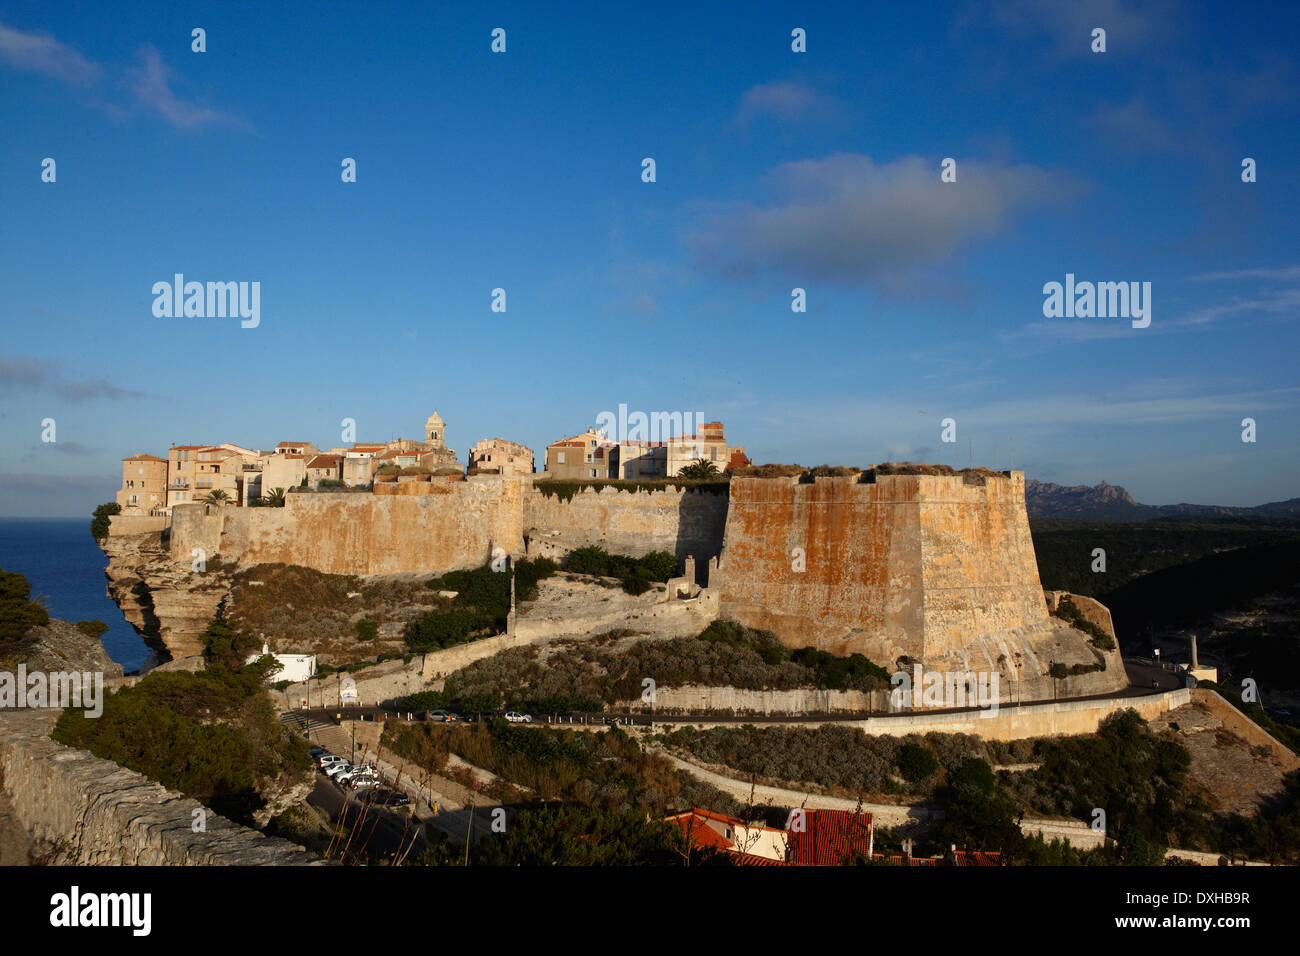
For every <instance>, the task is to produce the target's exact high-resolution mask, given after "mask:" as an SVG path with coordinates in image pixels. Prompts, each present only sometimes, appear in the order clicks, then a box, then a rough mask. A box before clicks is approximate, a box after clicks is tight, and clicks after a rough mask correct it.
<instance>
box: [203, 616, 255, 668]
mask: <svg viewBox="0 0 1300 956" xmlns="http://www.w3.org/2000/svg"><path fill="white" fill-rule="evenodd" d="M200 639H201V640H202V641H203V658H204V660H206V661H207V662H208V663H209V664H221V665H224V666H225V667H227V668H229V669H230V670H238V669H239V668H241V667H243V666H244V661H246V660H247V659H248V658H249V656H250V655H252V654H256V653H257V652H258V651H259V650H261V644H260V643H259V642H258V640H257V638H256V637H254V636H253V635H252V634H251V633H249V632H248V631H237V630H235V626H234V624H233V623H231V622H230V621H227V620H225V619H224V618H219V617H214V618H213V619H212V620H211V621H209V622H208V626H207V628H206V629H205V630H204V631H203V633H202V634H201V635H200Z"/></svg>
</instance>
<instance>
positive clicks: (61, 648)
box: [25, 618, 122, 680]
mask: <svg viewBox="0 0 1300 956" xmlns="http://www.w3.org/2000/svg"><path fill="white" fill-rule="evenodd" d="M28 636H29V637H32V638H35V643H33V644H32V645H31V647H29V648H28V649H27V651H26V655H25V656H26V660H25V664H26V665H27V672H28V673H32V672H34V671H45V672H47V673H57V672H73V671H76V672H78V673H86V672H89V673H92V674H93V673H99V674H103V675H104V679H105V680H114V679H116V678H120V677H121V676H122V665H121V664H118V663H116V662H114V660H113V659H112V658H111V657H109V656H108V651H106V650H104V645H103V644H101V643H100V642H99V640H98V639H97V638H93V637H87V636H86V635H85V634H83V633H81V631H79V630H78V629H77V628H76V626H75V625H73V624H69V623H68V622H67V621H60V620H57V619H54V618H52V619H51V620H50V623H49V624H46V625H45V626H43V627H34V628H32V629H31V631H30V632H28Z"/></svg>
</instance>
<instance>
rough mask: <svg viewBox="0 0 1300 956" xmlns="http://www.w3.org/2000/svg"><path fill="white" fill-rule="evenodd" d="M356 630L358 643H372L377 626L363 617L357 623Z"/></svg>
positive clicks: (377, 630) (377, 629)
mask: <svg viewBox="0 0 1300 956" xmlns="http://www.w3.org/2000/svg"><path fill="white" fill-rule="evenodd" d="M356 628H357V640H359V641H373V640H374V639H375V636H376V635H377V634H378V633H379V625H378V624H376V623H375V622H374V621H372V620H370V619H369V618H365V617H363V618H362V619H361V620H359V621H357V624H356Z"/></svg>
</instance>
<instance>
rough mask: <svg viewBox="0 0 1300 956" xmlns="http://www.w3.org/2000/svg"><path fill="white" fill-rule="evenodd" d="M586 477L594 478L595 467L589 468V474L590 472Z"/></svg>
mask: <svg viewBox="0 0 1300 956" xmlns="http://www.w3.org/2000/svg"><path fill="white" fill-rule="evenodd" d="M588 477H590V478H595V477H596V469H595V468H593V469H591V474H590V475H589V476H588Z"/></svg>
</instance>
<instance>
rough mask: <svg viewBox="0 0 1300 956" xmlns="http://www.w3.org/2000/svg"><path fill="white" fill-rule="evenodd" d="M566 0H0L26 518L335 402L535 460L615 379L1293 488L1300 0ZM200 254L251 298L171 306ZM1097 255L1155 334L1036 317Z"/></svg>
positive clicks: (330, 418)
mask: <svg viewBox="0 0 1300 956" xmlns="http://www.w3.org/2000/svg"><path fill="white" fill-rule="evenodd" d="M540 6H541V5H535V4H519V5H510V4H494V5H486V6H480V5H470V4H466V5H461V6H460V8H459V9H456V8H453V9H445V8H444V7H442V6H439V7H437V8H434V7H432V6H430V5H425V4H412V5H410V6H409V7H403V6H400V5H392V6H388V5H385V6H384V7H383V12H375V11H372V10H368V9H367V8H365V7H364V6H361V7H358V6H356V5H351V4H346V5H345V4H330V3H319V4H311V5H297V6H293V7H292V8H290V7H288V6H286V7H285V8H284V9H281V8H280V5H276V4H271V5H267V4H234V3H222V4H201V5H191V6H189V7H187V8H184V9H182V7H181V5H172V4H166V5H163V4H158V5H151V4H132V5H129V6H127V7H125V8H117V9H108V8H107V7H108V5H98V4H68V5H59V6H57V7H55V6H51V5H49V4H37V3H30V4H29V3H11V2H0V89H2V90H3V95H2V96H0V129H3V130H4V136H3V137H0V210H3V212H2V214H0V315H2V316H3V320H4V328H5V337H4V343H3V345H2V346H0V403H2V404H0V408H2V409H3V411H2V412H0V442H3V447H4V449H5V450H6V456H5V461H4V463H3V464H0V487H3V488H4V494H3V501H2V502H0V513H3V514H8V515H15V514H20V515H21V514H29V515H64V514H67V515H76V514H85V513H87V512H88V511H89V510H90V508H92V507H93V506H94V505H95V504H96V503H98V502H100V501H107V500H111V498H112V495H113V492H114V491H115V490H116V488H117V486H118V484H119V482H120V475H121V466H120V459H121V458H122V457H124V456H125V455H128V454H131V453H134V452H137V451H150V452H153V453H155V454H165V452H166V449H167V447H168V446H169V445H170V444H172V443H177V444H181V443H200V442H203V443H207V442H220V441H235V442H239V443H241V444H245V445H249V446H253V447H270V446H272V445H274V444H275V443H276V442H277V441H280V440H284V439H293V440H302V439H307V440H311V441H315V442H316V443H317V444H318V445H320V446H322V447H328V446H330V445H334V444H338V443H339V442H340V421H341V420H342V419H344V418H353V419H355V420H356V422H357V430H358V438H359V439H361V440H383V439H387V438H391V437H397V436H402V437H419V436H420V433H421V429H422V425H423V422H424V420H425V418H426V417H427V416H428V415H429V414H430V413H431V412H432V411H433V410H434V409H437V410H438V411H439V412H440V413H441V415H442V416H443V418H444V419H446V421H447V423H448V435H447V437H448V443H449V444H450V445H451V446H452V447H453V448H456V449H457V450H458V452H459V453H460V455H461V458H462V460H463V458H464V454H465V451H466V450H467V449H468V448H469V447H470V446H471V445H472V444H473V443H474V442H475V441H477V440H478V439H480V438H484V437H494V436H501V437H505V438H509V439H513V440H517V441H523V442H525V443H527V444H528V445H530V446H531V447H532V448H534V449H535V450H537V451H538V452H539V459H540V457H541V455H540V453H541V452H542V450H543V449H544V447H545V445H546V443H547V442H549V441H553V440H555V439H558V438H560V437H563V436H566V435H570V434H574V433H576V432H580V431H582V430H583V428H585V427H586V426H587V425H589V424H592V423H593V422H595V420H596V418H597V416H598V415H599V414H600V413H601V412H602V411H605V410H616V409H617V408H618V406H619V404H620V403H626V404H627V405H628V407H629V408H630V409H633V410H644V411H647V412H650V411H672V410H677V411H698V412H701V413H703V415H704V416H705V417H706V418H707V419H721V420H722V421H724V422H725V423H726V426H727V434H728V437H729V438H730V439H731V440H732V441H734V442H738V443H740V444H743V445H745V446H746V447H747V449H748V450H749V452H750V454H751V456H752V457H753V458H754V459H755V460H756V461H759V462H799V463H802V464H805V465H812V464H820V463H823V462H828V463H832V464H841V463H842V464H858V465H865V464H870V463H874V462H878V461H883V460H887V459H893V460H900V459H913V460H927V461H939V462H946V463H955V462H959V463H960V464H961V465H963V466H964V465H965V464H966V462H967V458H968V455H972V456H973V461H974V463H975V464H983V465H989V466H992V465H993V464H994V463H995V462H994V448H995V442H996V443H997V449H998V460H997V464H998V465H1000V467H1003V468H1005V467H1007V451H1006V450H1007V448H1008V446H1009V444H1010V443H1011V442H1014V446H1015V466H1016V467H1017V468H1024V469H1025V470H1026V472H1027V473H1028V475H1029V476H1030V477H1031V478H1038V479H1040V480H1045V481H1056V482H1060V483H1064V484H1094V483H1096V482H1098V481H1101V480H1106V481H1109V482H1111V483H1113V484H1122V485H1124V486H1125V487H1127V488H1128V489H1129V491H1130V492H1132V493H1133V494H1134V496H1135V497H1137V498H1138V500H1140V501H1144V502H1148V503H1152V504H1165V503H1172V502H1177V501H1194V502H1200V503H1213V504H1232V505H1248V504H1258V503H1261V502H1264V501H1269V500H1278V499H1283V498H1290V497H1295V496H1297V495H1300V482H1297V480H1296V479H1295V477H1294V476H1295V475H1296V473H1297V470H1298V468H1300V425H1298V424H1297V419H1296V414H1295V412H1296V409H1297V405H1300V382H1298V381H1297V373H1296V370H1295V369H1296V359H1295V353H1296V345H1297V331H1296V329H1297V326H1296V315H1297V309H1298V308H1300V237H1298V234H1297V229H1296V227H1295V223H1296V222H1297V221H1300V208H1298V206H1300V203H1298V201H1297V199H1298V197H1300V189H1298V188H1297V176H1298V175H1300V170H1298V169H1297V165H1296V156H1297V155H1298V154H1300V143H1297V134H1296V129H1297V124H1296V119H1297V95H1296V94H1297V90H1298V89H1300V86H1298V85H1297V84H1298V83H1300V77H1297V75H1296V66H1295V62H1294V56H1293V49H1294V43H1293V40H1294V37H1295V35H1296V28H1297V20H1298V19H1300V14H1298V13H1297V12H1296V9H1295V6H1294V5H1293V4H1289V3H1285V4H1284V3H1278V4H1262V3H1261V4H1252V3H1245V4H1236V5H1232V6H1230V7H1229V6H1227V5H1223V4H1212V3H1205V4H1189V3H1178V4H1175V3H1141V4H1132V3H1119V2H1101V0H1097V2H1091V0H1089V2H1079V3H1074V4H1059V3H1054V2H1046V0H1044V2H1039V0H1002V2H991V3H955V4H939V5H936V6H927V7H923V8H918V7H917V6H916V5H915V4H912V3H899V4H861V5H859V4H845V5H844V8H843V9H839V8H837V7H834V6H831V5H818V6H817V8H816V9H815V10H814V11H813V12H811V13H810V12H807V10H806V9H805V5H797V4H789V5H765V4H754V3H745V4H734V5H716V6H715V5H706V6H705V8H703V9H701V7H700V6H699V5H693V4H692V5H684V6H680V7H675V6H674V5H672V4H652V5H645V6H642V7H640V8H636V9H631V10H626V11H623V10H620V11H613V10H604V11H601V12H598V13H592V12H591V11H588V10H581V9H578V8H574V7H570V6H567V5H563V4H561V5H557V7H556V8H555V9H551V5H547V9H540ZM1098 26H1099V27H1103V28H1105V29H1106V30H1107V51H1106V52H1105V53H1104V54H1094V53H1092V52H1091V50H1090V43H1091V30H1092V28H1093V27H1098ZM194 27H203V28H204V29H205V30H206V32H207V52H204V53H194V52H192V51H191V49H190V46H191V34H190V31H191V29H192V28H194ZM495 27H501V28H504V29H505V30H506V52H505V53H504V54H494V53H493V52H491V50H490V44H491V37H490V33H491V31H492V29H493V28H495ZM795 27H801V28H803V29H805V30H806V33H807V52H806V53H795V52H792V50H791V40H790V33H791V30H792V29H793V28H795ZM45 157H52V158H54V159H55V160H56V163H57V181H56V182H55V183H44V182H42V181H41V161H42V159H43V158H45ZM344 157H353V158H355V159H356V162H357V182H355V183H346V184H345V183H343V182H341V180H340V163H341V161H342V160H343V158H344ZM644 157H653V158H654V159H655V162H656V175H657V181H656V182H654V183H645V182H642V180H641V168H642V167H641V161H642V159H643V158H644ZM944 157H953V158H955V159H956V160H957V182H956V183H941V182H940V177H939V168H940V161H941V160H942V159H943V158H944ZM1243 157H1252V158H1254V159H1255V160H1256V162H1257V164H1258V181H1257V182H1255V183H1250V184H1247V183H1243V182H1242V181H1241V175H1240V173H1241V161H1242V158H1243ZM177 272H180V273H183V274H184V275H185V276H186V278H187V279H193V280H198V281H240V280H243V281H259V282H260V283H261V322H260V325H259V326H258V327H257V328H255V329H244V328H241V327H240V323H239V321H238V320H237V319H229V318H156V317H154V315H153V312H152V305H153V295H152V293H151V289H152V286H153V284H154V283H155V282H158V281H170V280H171V277H172V276H173V274H174V273H177ZM1067 272H1072V273H1074V274H1075V275H1076V276H1077V277H1078V279H1079V280H1081V281H1082V280H1091V281H1139V282H1143V281H1145V282H1150V283H1151V284H1152V322H1151V325H1150V327H1149V328H1145V329H1134V328H1132V327H1131V325H1130V323H1129V322H1128V321H1126V320H1124V319H1047V318H1044V316H1043V311H1042V307H1043V299H1044V296H1043V291H1042V289H1043V285H1044V283H1047V282H1051V281H1058V282H1060V281H1064V278H1065V274H1066V273H1067ZM498 287H500V288H504V289H505V290H506V296H507V300H506V301H507V311H506V312H505V313H493V312H492V311H491V309H490V303H491V291H492V289H494V288H498ZM795 287H801V288H804V289H805V290H806V294H807V302H808V309H807V312H806V313H804V314H794V313H792V312H791V309H790V302H791V289H793V288H795ZM946 417H951V418H953V419H955V421H956V423H957V438H958V441H957V443H956V445H955V446H954V445H952V444H943V443H942V442H941V441H940V422H941V420H942V419H943V418H946ZM1245 417H1251V418H1254V419H1255V420H1256V422H1257V429H1258V440H1257V441H1256V442H1255V443H1253V444H1247V443H1243V442H1242V441H1241V431H1242V429H1241V420H1242V419H1243V418H1245ZM46 418H53V419H54V420H55V422H56V427H57V441H55V442H54V443H43V442H42V441H41V440H40V439H41V423H42V420H44V419H46Z"/></svg>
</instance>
